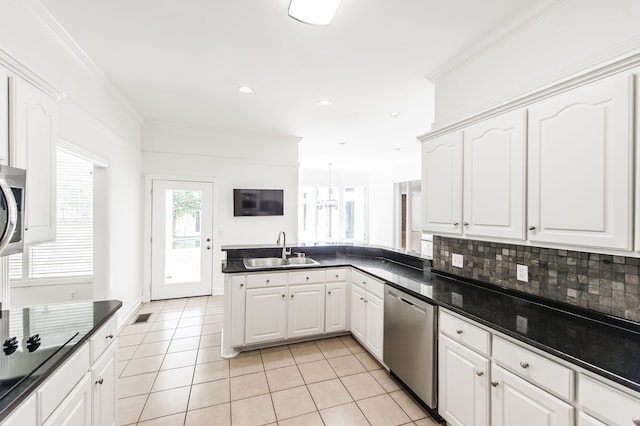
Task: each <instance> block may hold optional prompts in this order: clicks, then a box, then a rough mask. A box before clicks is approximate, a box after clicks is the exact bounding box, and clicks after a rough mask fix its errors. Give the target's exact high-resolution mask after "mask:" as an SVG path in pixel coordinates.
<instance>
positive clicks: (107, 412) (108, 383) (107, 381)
mask: <svg viewBox="0 0 640 426" xmlns="http://www.w3.org/2000/svg"><path fill="white" fill-rule="evenodd" d="M117 346H118V345H117V344H111V345H109V348H108V349H107V350H106V352H105V353H103V354H102V356H101V357H100V359H99V360H98V361H97V362H96V363H95V364H94V365H93V366H92V367H91V379H92V382H93V394H92V397H93V426H115V425H116V418H117V417H116V406H117V404H116V402H117V395H116V391H117V380H118V377H117V374H116V364H117V359H116V349H117Z"/></svg>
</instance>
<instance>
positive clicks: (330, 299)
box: [324, 274, 347, 333]
mask: <svg viewBox="0 0 640 426" xmlns="http://www.w3.org/2000/svg"><path fill="white" fill-rule="evenodd" d="M327 275H328V274H327ZM326 293H327V299H326V309H325V312H326V320H325V321H326V322H325V329H324V331H325V333H333V332H335V331H344V330H346V329H347V283H345V282H338V283H327V286H326Z"/></svg>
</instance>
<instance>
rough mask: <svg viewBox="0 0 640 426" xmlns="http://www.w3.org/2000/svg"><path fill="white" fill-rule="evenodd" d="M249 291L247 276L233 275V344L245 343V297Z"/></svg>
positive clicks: (231, 326)
mask: <svg viewBox="0 0 640 426" xmlns="http://www.w3.org/2000/svg"><path fill="white" fill-rule="evenodd" d="M246 292H247V277H246V276H245V275H235V276H232V277H231V321H230V324H229V326H230V329H231V340H230V341H231V346H240V345H243V344H244V331H245V330H244V318H245V308H244V303H245V297H246Z"/></svg>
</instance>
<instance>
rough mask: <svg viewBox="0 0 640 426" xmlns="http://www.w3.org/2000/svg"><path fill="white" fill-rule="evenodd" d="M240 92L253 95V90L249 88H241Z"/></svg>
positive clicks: (239, 88)
mask: <svg viewBox="0 0 640 426" xmlns="http://www.w3.org/2000/svg"><path fill="white" fill-rule="evenodd" d="M238 92H240V93H246V94H249V93H253V89H252V88H251V87H249V86H240V87H238Z"/></svg>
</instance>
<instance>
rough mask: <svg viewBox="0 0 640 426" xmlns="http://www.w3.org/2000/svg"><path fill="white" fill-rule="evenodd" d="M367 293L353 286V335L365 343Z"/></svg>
mask: <svg viewBox="0 0 640 426" xmlns="http://www.w3.org/2000/svg"><path fill="white" fill-rule="evenodd" d="M365 295H366V292H365V291H364V290H362V289H361V288H360V287H356V286H355V285H352V286H351V333H353V335H354V336H355V337H356V338H357V339H359V340H360V341H361V342H364V333H365V324H366V322H367V318H366V314H365V312H366V311H365V302H364V301H365Z"/></svg>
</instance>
